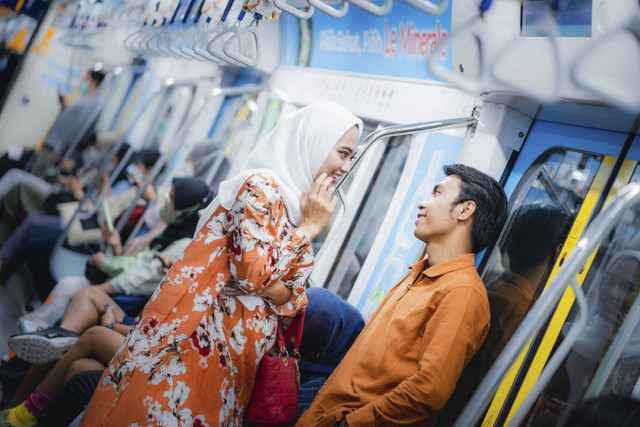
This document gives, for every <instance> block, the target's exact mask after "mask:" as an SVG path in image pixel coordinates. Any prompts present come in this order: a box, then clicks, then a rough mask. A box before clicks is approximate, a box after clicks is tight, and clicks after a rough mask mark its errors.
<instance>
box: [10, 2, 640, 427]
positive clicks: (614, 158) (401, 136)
mask: <svg viewBox="0 0 640 427" xmlns="http://www.w3.org/2000/svg"><path fill="white" fill-rule="evenodd" d="M256 4H257V6H255V5H256ZM246 5H252V2H251V1H246V2H240V1H235V2H234V1H233V0H223V1H213V0H179V1H177V0H173V1H172V0H166V1H165V0H127V1H126V2H125V1H122V0H102V1H100V0H69V1H67V0H50V1H45V0H35V1H27V2H24V1H11V0H1V1H0V35H1V36H2V42H3V47H2V49H3V52H2V58H0V67H3V68H2V71H0V73H2V75H1V78H2V87H0V135H1V137H0V150H2V151H3V152H4V153H6V154H7V156H8V157H9V158H11V159H19V158H20V156H21V155H22V153H23V150H26V149H36V148H37V147H38V146H39V144H40V143H41V142H42V141H43V140H44V138H45V137H46V135H47V133H48V131H49V129H50V127H51V126H52V124H53V123H54V121H55V120H56V118H57V117H58V115H59V113H60V109H61V107H60V103H59V95H63V96H64V97H67V98H68V99H71V98H73V97H76V96H77V97H81V96H82V95H81V94H79V93H78V92H79V86H80V84H81V81H82V80H83V78H84V76H85V73H86V71H87V70H90V69H100V70H102V71H104V72H105V74H106V78H105V80H104V81H103V82H102V84H101V85H100V86H99V88H98V91H97V93H96V95H95V96H96V97H98V98H99V105H98V106H97V107H96V108H95V111H94V112H92V115H91V118H90V120H89V121H88V122H87V124H86V126H85V127H84V129H83V132H81V134H78V135H74V137H73V141H72V147H71V148H70V149H69V151H68V152H67V153H65V156H66V155H70V154H71V153H72V151H73V149H74V148H75V147H77V146H78V144H79V143H80V141H81V140H82V138H83V136H84V134H85V133H89V132H90V131H94V132H95V133H96V134H97V136H98V140H99V144H100V149H101V150H102V155H103V156H104V164H106V163H108V162H109V161H110V160H111V159H112V158H114V156H115V154H116V152H117V151H118V150H119V149H120V148H121V147H122V146H123V144H124V142H125V141H126V142H127V143H128V144H130V146H131V148H130V152H132V151H133V150H134V149H135V150H137V149H141V148H154V149H157V150H158V151H159V152H160V158H159V160H158V162H157V163H156V165H155V166H154V167H153V169H152V170H151V172H150V173H149V174H148V175H147V176H146V178H145V181H144V186H146V185H151V186H153V187H154V189H155V193H156V195H157V196H158V197H163V195H165V194H166V193H167V191H168V188H170V183H171V180H172V179H173V178H174V177H179V176H182V175H183V174H184V173H185V171H187V170H191V171H193V170H196V171H200V172H199V173H200V176H201V177H203V178H204V179H205V180H206V181H207V182H208V183H209V184H210V185H211V186H212V187H214V188H215V187H217V184H219V183H220V182H221V181H222V180H224V179H225V177H229V176H233V174H234V173H235V172H237V170H238V169H237V168H238V166H239V165H240V163H241V161H242V160H243V158H245V157H246V155H247V154H248V153H249V152H250V151H251V149H252V148H253V147H254V146H255V144H256V143H257V141H259V140H260V138H261V137H262V136H263V135H265V134H266V133H267V132H269V130H270V129H272V128H273V127H274V126H275V125H276V124H277V123H278V120H279V119H280V118H281V117H283V116H285V115H286V114H288V113H289V112H292V111H294V110H295V109H297V108H300V107H302V106H306V105H309V104H311V103H313V102H314V101H317V100H323V99H328V100H332V101H336V102H339V103H341V104H343V105H345V106H346V107H347V108H349V109H350V110H351V111H352V112H353V113H354V114H356V115H357V116H359V117H360V118H362V120H363V121H364V123H365V131H364V133H363V137H362V140H361V144H362V145H361V146H360V147H361V148H360V149H359V152H358V155H357V156H356V158H357V167H354V168H353V170H352V171H351V173H350V174H349V175H348V176H347V178H346V179H345V181H344V183H343V185H341V187H340V199H341V203H340V207H339V208H338V209H337V211H336V213H335V214H334V217H333V218H332V221H331V223H330V226H329V227H328V228H327V229H326V230H325V232H323V234H321V235H320V236H318V237H317V238H316V239H315V240H314V241H313V246H314V251H315V253H316V257H317V259H316V265H315V267H314V270H313V272H312V273H311V276H310V278H309V282H310V284H311V286H320V287H325V288H328V289H329V290H331V291H333V292H335V293H336V294H338V295H339V296H340V297H342V298H343V299H345V300H347V301H348V302H349V303H351V304H352V305H353V306H355V307H356V308H357V309H358V310H359V311H360V312H361V313H362V315H363V316H364V317H365V319H367V318H368V317H370V316H371V314H372V313H373V312H374V311H375V309H376V308H377V307H378V305H379V304H380V302H381V301H382V299H383V298H384V296H385V295H386V293H387V292H388V291H389V289H390V288H391V287H392V286H393V285H394V284H395V283H397V282H398V280H400V279H401V278H402V277H403V276H404V275H405V274H406V272H407V267H408V266H409V265H411V264H413V263H414V262H415V261H417V260H419V259H420V257H421V256H422V254H423V251H424V244H422V243H421V242H420V241H418V240H416V239H415V237H414V235H413V228H414V225H413V224H414V220H415V216H416V213H417V204H418V202H419V201H421V200H423V199H425V198H426V197H428V196H429V194H430V193H431V190H432V188H433V186H434V184H435V183H437V182H438V181H440V180H441V179H442V178H444V172H443V169H442V168H443V166H444V165H448V164H452V163H464V164H468V165H471V166H473V167H475V168H478V169H479V170H482V171H484V172H486V173H488V174H489V175H491V176H492V177H494V178H495V179H496V180H498V181H499V182H500V184H501V185H502V186H503V188H504V189H505V192H506V194H507V196H508V198H509V216H508V220H507V222H506V225H505V226H504V228H503V230H502V232H501V234H500V237H499V239H498V241H497V242H496V243H495V244H494V245H492V246H490V247H489V248H487V249H486V250H485V251H483V252H482V253H480V254H477V255H476V267H477V268H478V271H479V272H480V274H481V277H482V279H483V282H484V283H485V285H486V287H487V291H488V292H489V294H490V295H491V294H492V293H493V294H495V295H500V297H501V298H502V301H503V303H504V304H505V307H509V308H510V310H504V316H502V318H499V319H498V318H496V319H494V318H493V317H492V322H494V321H495V322H500V324H501V327H502V329H503V332H504V333H503V334H502V336H501V337H499V338H496V339H495V340H494V341H492V342H490V343H489V342H487V343H485V345H484V346H483V348H482V349H481V350H480V353H479V356H477V357H476V358H474V360H473V363H471V364H470V365H469V366H468V367H467V368H466V369H465V371H464V372H463V374H462V377H461V379H460V380H459V382H458V386H457V387H456V390H455V392H454V395H453V396H452V398H451V399H450V400H449V402H448V403H447V405H446V406H445V408H443V410H442V413H441V416H440V418H439V423H440V424H441V425H459V426H467V425H475V424H478V423H481V424H482V425H483V426H494V425H531V426H538V425H540V426H543V425H544V426H547V425H560V424H561V423H562V422H563V421H564V420H566V417H567V416H568V415H569V414H570V413H571V411H572V410H573V409H574V408H576V407H577V406H579V405H580V404H581V403H582V402H584V401H585V400H587V399H589V398H592V397H596V396H599V395H603V394H606V393H614V394H617V395H621V396H632V397H635V398H638V399H640V332H639V331H640V329H638V328H639V327H640V326H639V325H640V298H638V293H639V291H640V182H639V181H640V167H639V162H640V136H639V135H640V133H639V127H640V78H639V76H640V5H639V3H638V2H637V1H636V0H568V1H566V2H561V1H554V0H523V1H518V0H494V1H493V2H492V1H490V0H489V1H486V0H483V1H477V0H451V1H449V0H440V2H432V1H430V0H404V1H399V0H396V1H392V0H384V1H368V0H341V1H340V2H337V1H328V2H323V1H322V0H275V1H274V2H273V3H272V2H271V1H265V2H258V3H253V5H252V7H251V8H249V7H246ZM280 12H281V13H280ZM71 102H73V101H71ZM203 145H206V146H207V147H209V150H207V152H206V154H204V155H201V156H200V157H196V158H193V155H192V154H191V153H194V152H196V151H194V150H195V148H196V147H198V146H203ZM129 154H130V153H129ZM121 160H122V159H121ZM123 165H124V162H123V161H121V163H120V164H119V166H117V167H116V168H115V169H114V170H112V171H111V176H110V180H109V183H108V185H113V184H114V180H115V177H116V175H117V174H118V173H119V172H120V168H122V167H124V166H123ZM105 170H106V169H105ZM55 172H56V169H55V166H53V173H55ZM634 183H638V184H634ZM143 191H144V188H143V187H141V189H140V190H139V193H138V195H137V197H138V198H139V197H142V192H143ZM85 197H86V198H87V199H91V201H92V202H93V203H92V206H93V207H92V208H91V209H90V210H89V212H82V209H77V210H72V211H71V212H70V213H69V216H70V218H71V219H70V220H69V225H68V226H67V227H65V231H64V233H63V235H62V236H61V237H60V238H59V239H58V241H57V243H56V245H55V247H54V249H53V252H52V255H51V258H50V260H49V266H48V267H49V269H50V274H51V275H52V277H53V278H54V279H59V278H62V277H66V276H73V275H83V274H84V271H85V264H86V261H87V259H88V257H89V255H87V252H86V251H83V250H78V246H82V245H86V244H96V243H97V241H98V240H99V237H100V236H99V232H98V235H97V237H96V234H95V230H88V231H87V232H86V233H84V234H82V232H84V231H85V230H84V229H82V227H80V230H79V232H80V234H82V235H81V236H80V237H78V236H77V234H78V233H74V232H73V230H72V227H71V224H74V223H76V222H74V220H75V219H81V220H82V219H84V218H89V217H90V216H91V215H92V214H95V213H96V212H97V211H99V208H98V207H99V206H100V204H101V202H102V199H103V197H104V194H102V192H97V191H95V192H93V193H90V192H87V195H86V196H85ZM158 204H159V203H155V204H154V203H153V202H150V204H149V205H148V206H147V209H146V211H145V215H144V216H142V219H141V220H139V221H138V222H137V223H136V224H134V225H132V230H130V235H131V238H130V239H129V241H128V242H127V243H125V247H127V245H130V244H132V243H133V239H134V237H135V236H139V235H142V234H143V233H145V232H148V231H149V230H151V229H153V226H154V221H157V209H155V212H156V213H155V215H156V216H155V217H154V213H153V212H154V206H155V207H156V208H157V205H158ZM125 208H126V209H125V210H126V212H125V214H123V215H121V216H120V218H119V219H115V218H114V222H115V224H114V226H115V227H116V228H118V229H119V230H123V229H124V228H125V227H127V226H129V225H130V224H127V220H126V218H128V217H129V215H130V214H131V213H132V212H133V210H134V209H135V208H136V206H135V203H134V204H132V205H130V206H126V207H125ZM80 223H81V222H80ZM76 231H78V230H76ZM91 233H93V234H91ZM74 234H76V235H74ZM31 270H32V269H31V268H30V267H29V266H26V265H23V266H21V267H20V269H19V270H17V272H16V273H14V274H12V275H11V276H10V277H9V278H8V280H7V283H6V285H5V286H0V306H1V308H0V329H1V330H0V354H2V355H8V354H9V349H8V347H7V344H6V343H7V338H8V337H9V335H11V334H13V333H15V332H16V331H17V328H18V327H20V328H22V329H23V330H30V329H34V328H36V327H37V326H39V325H38V324H37V322H35V323H34V322H33V321H32V322H30V321H29V320H28V316H26V317H27V318H26V319H25V316H24V314H25V311H24V310H25V309H28V308H29V307H30V306H31V307H32V306H37V305H38V304H42V303H46V301H39V298H38V297H37V292H36V290H35V289H34V283H33V282H34V277H33V274H32V271H31ZM514 284H515V285H514ZM514 286H515V287H516V288H520V289H524V288H526V289H527V292H524V293H522V292H521V293H517V292H515V293H514V292H509V291H508V289H507V288H509V289H512V288H513V287H514Z"/></svg>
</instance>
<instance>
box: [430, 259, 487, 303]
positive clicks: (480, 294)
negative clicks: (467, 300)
mask: <svg viewBox="0 0 640 427" xmlns="http://www.w3.org/2000/svg"><path fill="white" fill-rule="evenodd" d="M439 288H440V289H439V290H438V291H439V293H440V294H441V296H442V298H444V297H445V296H447V295H448V294H452V295H453V294H455V297H456V298H459V297H460V296H461V295H463V294H467V295H469V296H470V297H471V298H473V299H479V300H481V301H482V302H483V304H484V305H486V307H487V309H488V307H489V298H488V296H487V288H486V287H485V285H484V283H483V282H482V279H481V278H480V275H479V274H478V271H477V270H476V269H475V267H467V268H462V269H460V270H456V271H452V272H450V273H447V274H445V275H443V276H442V280H441V284H440V286H439Z"/></svg>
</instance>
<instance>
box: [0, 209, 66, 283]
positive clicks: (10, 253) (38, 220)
mask: <svg viewBox="0 0 640 427" xmlns="http://www.w3.org/2000/svg"><path fill="white" fill-rule="evenodd" d="M51 230H54V231H57V233H60V218H59V217H57V216H52V215H43V214H40V213H33V214H30V215H29V216H27V218H26V219H25V220H24V221H22V223H21V224H20V226H18V228H16V229H15V231H14V232H13V234H12V235H11V238H9V240H7V242H6V243H5V244H4V245H3V246H2V248H0V271H3V272H4V273H3V274H10V273H12V272H13V271H15V270H17V269H18V268H19V267H20V265H21V264H22V263H23V262H24V261H25V259H26V257H27V252H26V249H25V245H24V243H25V241H26V239H27V236H42V235H44V234H46V233H48V232H49V231H51Z"/></svg>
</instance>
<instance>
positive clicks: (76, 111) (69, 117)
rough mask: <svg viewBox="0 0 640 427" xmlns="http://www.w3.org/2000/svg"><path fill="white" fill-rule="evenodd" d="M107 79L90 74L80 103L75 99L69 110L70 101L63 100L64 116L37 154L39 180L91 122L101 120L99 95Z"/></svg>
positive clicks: (34, 168) (35, 171) (35, 168)
mask: <svg viewBox="0 0 640 427" xmlns="http://www.w3.org/2000/svg"><path fill="white" fill-rule="evenodd" d="M104 77H105V74H104V73H103V72H101V71H88V72H87V74H86V75H85V77H84V80H83V81H82V83H81V84H80V87H79V89H78V91H79V92H80V94H81V95H82V96H81V97H80V99H74V100H73V102H71V104H70V105H68V106H67V105H66V104H67V100H66V99H64V98H62V97H61V100H60V101H61V104H62V107H63V109H62V112H61V113H60V115H59V116H58V119H57V120H56V121H55V123H54V124H53V126H52V127H51V130H49V133H48V134H47V137H46V139H45V140H44V143H43V144H42V146H41V147H40V149H39V150H38V152H37V153H36V158H35V162H34V164H33V166H32V167H31V173H33V174H34V175H37V176H42V175H44V172H45V170H46V168H47V166H48V165H49V163H51V162H54V161H55V162H57V161H58V160H59V159H60V156H61V155H62V154H64V152H65V151H66V150H67V149H68V148H69V145H70V144H71V143H72V142H73V140H74V138H76V137H77V135H78V134H79V133H80V132H81V131H82V130H83V129H86V126H87V122H89V121H90V120H92V119H95V118H97V113H98V109H99V108H100V107H101V105H100V100H99V99H98V97H97V96H96V92H97V90H98V86H100V84H101V83H102V80H104ZM91 127H92V126H90V127H89V128H91Z"/></svg>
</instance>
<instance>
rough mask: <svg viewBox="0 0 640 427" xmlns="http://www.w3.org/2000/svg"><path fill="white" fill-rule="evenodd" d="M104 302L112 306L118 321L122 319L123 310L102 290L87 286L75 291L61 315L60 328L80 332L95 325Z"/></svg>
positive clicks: (103, 309) (100, 314) (101, 313)
mask: <svg viewBox="0 0 640 427" xmlns="http://www.w3.org/2000/svg"><path fill="white" fill-rule="evenodd" d="M104 303H107V304H108V306H109V307H113V313H114V314H115V315H116V318H117V319H118V321H122V319H123V318H124V316H125V312H124V311H123V310H122V309H121V308H120V307H119V306H118V305H117V304H116V303H115V302H114V301H113V300H112V299H111V297H109V295H107V294H106V293H105V292H104V291H102V290H100V289H98V288H96V287H94V286H89V287H88V288H85V289H82V290H80V291H78V292H76V293H75V294H74V295H73V296H72V297H71V301H69V305H68V306H67V309H66V310H65V313H64V316H63V317H62V323H60V326H61V327H62V328H65V329H68V330H70V331H74V332H76V333H78V334H81V333H82V332H84V331H85V330H87V329H88V328H90V327H91V326H94V325H97V324H98V323H99V322H100V318H101V317H102V315H103V314H104V312H105V308H104Z"/></svg>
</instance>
